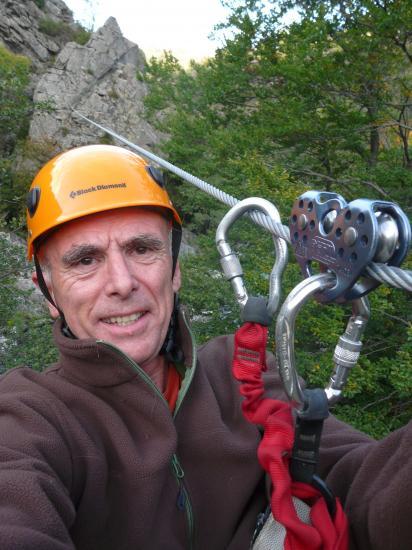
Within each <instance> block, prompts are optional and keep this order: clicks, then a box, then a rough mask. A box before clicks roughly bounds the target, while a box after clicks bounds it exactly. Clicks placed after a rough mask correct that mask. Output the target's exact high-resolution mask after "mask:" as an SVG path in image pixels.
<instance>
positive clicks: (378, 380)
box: [146, 0, 412, 435]
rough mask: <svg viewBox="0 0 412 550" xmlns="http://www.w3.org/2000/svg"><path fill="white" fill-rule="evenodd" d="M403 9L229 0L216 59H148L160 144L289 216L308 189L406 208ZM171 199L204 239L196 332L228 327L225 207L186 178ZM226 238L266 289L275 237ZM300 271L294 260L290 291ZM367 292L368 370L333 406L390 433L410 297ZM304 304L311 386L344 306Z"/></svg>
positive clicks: (300, 331) (251, 284)
mask: <svg viewBox="0 0 412 550" xmlns="http://www.w3.org/2000/svg"><path fill="white" fill-rule="evenodd" d="M349 4H350V6H349ZM381 4H382V5H383V3H381ZM395 4H397V5H398V4H400V3H399V2H398V3H396V2H386V3H385V6H386V11H385V10H384V9H383V8H382V9H381V8H380V7H379V5H380V4H379V3H378V2H369V1H365V2H351V3H349V2H320V1H319V2H315V1H314V2H286V1H285V2H261V1H259V0H242V1H240V0H239V1H236V0H233V1H231V2H227V5H230V6H231V9H232V11H231V14H230V15H229V17H228V20H227V21H226V22H225V23H223V24H222V25H220V27H219V28H220V29H221V30H223V31H224V32H227V30H228V29H230V30H231V34H230V38H227V39H226V41H225V42H224V45H223V46H222V48H220V49H219V50H218V51H217V52H216V55H215V56H214V57H213V58H212V59H210V60H208V61H206V62H205V63H204V64H198V63H192V64H191V66H190V68H189V69H188V70H187V71H185V70H184V69H183V68H182V67H180V66H179V64H178V63H177V61H176V59H174V58H173V56H171V55H170V54H168V55H166V56H165V58H164V59H163V60H151V62H150V64H149V69H148V72H147V75H146V78H147V81H148V84H149V89H150V93H149V95H148V98H147V102H146V105H147V113H148V116H149V117H152V120H153V121H154V122H155V123H156V124H158V125H159V126H160V128H161V129H162V130H164V131H166V132H167V133H168V134H169V136H170V137H169V139H168V140H167V141H165V143H164V144H163V151H164V152H165V153H166V154H167V155H168V156H169V158H170V160H171V161H172V162H175V163H176V164H178V165H179V166H181V167H183V168H185V169H186V170H188V171H189V172H192V173H195V174H196V175H198V176H200V177H203V178H204V179H206V180H208V181H210V182H211V183H214V184H215V185H217V186H218V187H221V188H222V189H223V190H224V191H226V192H228V193H231V194H232V195H235V196H236V197H238V198H244V197H247V196H253V195H255V196H256V195H257V196H262V197H265V198H267V199H269V200H272V201H273V202H274V203H275V204H276V205H277V206H278V207H279V209H280V211H281V215H282V218H283V219H286V218H287V217H288V216H289V213H290V208H291V206H292V203H293V201H294V200H295V198H296V197H297V196H298V195H299V194H300V193H301V192H302V191H304V190H306V189H308V188H314V187H315V188H316V187H317V188H319V187H320V188H324V189H327V190H331V191H337V192H340V193H341V194H343V195H344V196H345V198H346V199H347V200H351V199H352V198H355V197H359V196H369V197H371V198H377V197H378V198H385V199H389V200H397V201H398V202H399V203H400V204H401V205H402V207H403V208H404V209H405V210H407V209H408V208H409V207H410V204H411V202H410V201H411V196H410V192H409V189H410V188H411V185H412V174H411V171H410V170H409V166H408V154H409V152H408V146H409V145H408V132H409V129H408V125H409V122H408V118H407V117H408V109H409V103H408V102H409V90H410V89H411V82H410V72H409V70H410V69H409V66H410V59H409V57H408V54H409V47H410V45H409V42H408V39H407V36H408V34H407V30H406V29H407V26H405V25H404V20H405V21H409V20H410V17H411V11H412V8H411V7H410V5H409V4H408V3H407V2H404V3H403V5H402V6H400V9H401V13H402V18H403V19H402V20H401V21H400V20H399V17H398V16H397V12H396V9H395V7H394V6H395ZM348 6H349V7H350V9H348ZM290 7H299V8H300V9H301V19H300V20H299V21H297V22H294V23H292V24H291V25H289V26H288V27H285V25H284V24H282V20H281V17H282V15H283V13H284V12H285V10H287V9H289V8H290ZM379 10H380V11H379ZM409 28H411V27H410V26H409ZM159 109H160V110H161V113H160V114H159V112H158V110H159ZM402 128H403V132H404V133H403V134H401V133H400V129H402ZM308 178H309V180H310V184H308V183H306V180H307V179H308ZM172 193H173V195H174V200H175V202H176V204H178V205H179V208H180V210H182V211H183V215H184V220H185V224H186V226H187V225H188V226H189V227H190V228H191V229H192V230H193V231H194V232H196V233H200V234H202V237H201V242H202V245H203V250H202V252H201V253H200V255H199V256H198V257H197V258H196V260H191V259H188V260H186V263H185V269H184V271H183V272H184V273H186V277H187V281H188V283H187V284H186V285H184V286H183V299H184V300H185V301H189V302H190V304H191V308H192V312H193V313H194V314H195V319H197V321H196V322H195V328H196V331H197V333H198V335H199V337H200V338H201V339H205V338H208V337H210V336H212V335H214V334H217V333H219V332H224V331H231V330H233V329H234V328H235V327H236V325H237V324H238V323H239V312H238V309H237V307H236V305H235V304H234V300H233V296H232V294H231V290H230V288H229V287H228V284H227V283H225V282H224V281H223V280H222V279H221V277H220V276H219V268H218V258H217V253H216V251H215V248H214V244H213V241H214V239H213V232H214V230H215V228H216V225H217V223H218V221H219V220H220V218H221V216H222V214H223V210H224V209H222V208H221V207H220V206H217V205H216V203H215V202H213V201H212V200H211V199H209V198H203V197H202V196H201V195H199V193H198V192H197V191H193V190H192V189H191V188H188V187H187V186H185V185H181V184H179V182H174V186H173V189H172ZM231 239H232V245H233V247H234V248H235V249H236V250H237V251H238V252H239V254H240V256H241V261H242V265H243V267H244V270H245V273H246V281H247V285H248V288H249V289H250V292H251V293H255V294H263V295H266V294H267V276H268V273H269V272H270V269H271V263H272V261H273V247H272V245H271V241H270V238H268V236H266V235H265V236H263V235H262V233H261V232H260V231H259V230H258V229H256V228H252V227H251V226H250V224H248V223H247V222H242V223H240V224H239V226H237V227H236V230H234V231H233V235H231ZM409 266H410V264H409ZM299 279H300V275H299V273H298V270H297V267H296V265H294V264H293V263H292V264H291V265H290V266H289V268H288V271H287V273H286V276H285V282H284V286H285V293H286V292H288V291H289V290H290V289H291V288H292V287H293V286H294V285H295V284H296V283H297V282H298V281H299ZM185 288H186V290H185ZM371 300H372V319H371V321H370V323H369V328H368V331H367V333H366V336H365V348H364V352H363V354H362V355H361V359H360V366H359V368H358V369H357V370H355V373H354V376H353V377H352V379H351V381H350V383H349V385H348V388H347V392H346V396H347V398H346V401H344V402H343V403H342V405H340V408H339V409H338V414H340V415H341V416H342V418H344V419H346V420H349V421H351V422H352V423H355V424H356V425H357V426H358V427H359V428H361V429H364V430H366V431H369V432H370V433H372V434H374V435H382V434H384V433H386V432H387V431H388V430H391V429H394V428H396V427H397V426H399V425H402V423H404V422H405V421H406V420H408V419H409V417H410V415H411V403H410V399H409V397H408V395H409V394H410V392H411V390H412V362H411V361H410V359H411V340H410V338H411V337H410V330H411V329H410V317H409V314H408V311H410V303H409V302H408V297H407V296H406V295H405V294H403V293H402V292H400V291H392V290H391V289H388V288H384V287H381V288H380V289H379V290H377V291H375V292H374V293H373V294H372V296H371ZM305 311H306V313H305V315H302V317H301V318H300V319H299V320H298V324H297V336H296V344H297V358H298V366H299V370H300V372H301V374H302V375H303V376H304V377H305V378H306V379H307V380H308V381H309V383H310V384H311V385H324V384H325V382H326V381H327V379H328V377H329V374H330V370H331V364H332V361H331V356H332V350H333V347H334V346H335V344H336V342H337V339H338V337H339V335H340V334H341V333H342V331H343V325H344V317H345V315H346V314H348V311H345V310H343V309H342V308H341V307H336V306H329V307H324V306H319V305H317V304H316V303H311V304H309V305H308V306H307V307H306V309H305ZM272 345H273V342H272ZM328 350H329V353H326V351H328Z"/></svg>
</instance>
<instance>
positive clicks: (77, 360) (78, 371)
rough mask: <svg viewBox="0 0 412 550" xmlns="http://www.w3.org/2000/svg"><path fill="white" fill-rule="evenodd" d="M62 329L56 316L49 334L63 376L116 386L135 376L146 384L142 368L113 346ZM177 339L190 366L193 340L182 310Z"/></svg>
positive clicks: (187, 366) (93, 383)
mask: <svg viewBox="0 0 412 550" xmlns="http://www.w3.org/2000/svg"><path fill="white" fill-rule="evenodd" d="M62 329H63V323H62V321H61V319H58V320H57V321H56V322H55V323H54V327H53V337H54V341H55V343H56V346H57V348H58V350H59V370H60V373H61V374H62V375H63V376H65V377H66V378H71V379H73V378H74V379H76V380H78V381H80V382H81V383H83V384H87V385H91V386H98V387H105V386H116V385H118V384H123V383H125V382H128V381H130V380H132V379H133V378H136V377H140V378H141V379H143V380H146V382H147V383H148V384H150V378H149V377H148V375H147V374H146V373H145V372H144V370H143V369H142V368H141V367H140V366H139V365H138V364H137V363H136V362H135V361H133V360H132V359H131V358H130V357H129V356H128V355H126V354H125V353H123V352H122V351H121V350H120V349H118V348H117V347H115V346H113V345H112V344H110V343H109V342H105V341H103V340H97V339H95V338H82V339H77V338H70V337H69V336H66V335H65V334H64V333H63V330H62ZM177 342H178V345H179V346H180V348H181V349H182V351H183V354H184V365H185V367H186V368H191V367H192V361H193V356H194V341H193V337H192V335H191V332H190V329H189V326H188V323H187V320H186V315H185V312H184V310H183V311H181V312H179V317H178V331H177Z"/></svg>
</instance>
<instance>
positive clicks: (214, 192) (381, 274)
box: [73, 109, 412, 292]
mask: <svg viewBox="0 0 412 550" xmlns="http://www.w3.org/2000/svg"><path fill="white" fill-rule="evenodd" d="M73 113H75V114H76V115H77V116H79V117H80V118H82V119H83V120H86V121H87V122H89V123H90V124H93V125H94V126H96V127H97V128H100V130H102V131H104V132H106V133H107V134H109V135H110V136H112V137H113V138H115V139H117V140H119V141H120V142H121V143H124V144H125V145H128V146H129V147H130V148H132V149H134V150H135V151H137V152H138V153H140V154H142V155H143V156H144V157H146V158H148V159H150V160H152V161H153V162H156V163H157V164H158V165H159V166H162V167H163V168H165V169H166V170H169V171H170V172H172V173H173V174H176V176H179V177H180V178H182V179H183V180H185V181H187V182H188V183H191V184H192V185H194V186H195V187H197V188H198V189H201V190H202V191H204V192H205V193H207V194H209V195H211V196H212V197H214V198H215V199H217V200H218V201H220V202H222V203H223V204H226V205H227V206H230V207H232V206H234V205H235V204H237V203H238V202H239V199H236V198H235V197H233V196H232V195H229V194H228V193H225V192H224V191H221V190H220V189H218V188H217V187H214V186H213V185H211V184H210V183H207V182H206V181H203V180H201V179H200V178H198V177H196V176H194V175H193V174H190V173H189V172H186V171H185V170H182V168H178V167H177V166H175V165H174V164H172V163H170V162H168V161H167V160H164V159H162V158H161V157H158V156H157V155H155V154H154V153H151V152H150V151H147V150H146V149H144V148H143V147H140V146H139V145H136V144H135V143H132V142H131V141H129V140H128V139H126V138H125V137H123V136H121V135H119V134H117V133H116V132H114V131H113V130H110V129H109V128H106V127H104V126H102V125H101V124H98V123H97V122H94V120H91V119H90V118H88V117H86V116H84V115H82V114H81V113H79V112H78V111H75V110H74V109H73ZM247 215H248V216H249V217H250V218H251V219H252V220H253V221H254V222H255V223H256V224H257V225H260V226H261V227H263V228H264V229H266V230H267V231H269V232H270V233H272V234H273V235H276V236H277V237H281V238H282V239H284V240H285V241H286V242H288V243H289V244H290V242H291V241H290V232H289V228H288V227H287V226H286V225H283V224H281V223H276V222H274V221H273V220H271V219H270V218H269V217H268V216H266V214H263V213H262V212H260V211H257V210H256V211H253V212H251V213H250V214H247ZM365 273H366V274H367V275H368V276H369V277H372V278H373V279H375V280H376V281H379V282H380V283H383V284H385V285H388V286H392V287H395V288H400V289H401V290H406V291H407V292H412V271H407V270H404V269H401V268H399V267H393V266H389V265H386V264H375V263H371V264H369V265H368V266H367V267H366V270H365Z"/></svg>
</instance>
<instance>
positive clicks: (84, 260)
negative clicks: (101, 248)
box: [79, 257, 93, 265]
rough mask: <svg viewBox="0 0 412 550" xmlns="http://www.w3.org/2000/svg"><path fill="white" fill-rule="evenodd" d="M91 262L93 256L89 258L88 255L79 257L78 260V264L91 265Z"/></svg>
mask: <svg viewBox="0 0 412 550" xmlns="http://www.w3.org/2000/svg"><path fill="white" fill-rule="evenodd" d="M92 263H93V258H90V257H86V258H81V259H80V260H79V264H80V265H92Z"/></svg>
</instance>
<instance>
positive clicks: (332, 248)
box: [289, 191, 411, 302]
mask: <svg viewBox="0 0 412 550" xmlns="http://www.w3.org/2000/svg"><path fill="white" fill-rule="evenodd" d="M289 228H290V236H291V243H292V246H293V248H294V252H295V256H296V260H297V262H298V263H299V265H300V268H301V271H302V273H303V275H304V276H305V277H310V276H311V275H313V273H314V269H313V268H314V265H313V264H314V262H317V263H318V264H319V266H320V271H322V272H329V273H333V274H335V276H336V283H335V285H334V286H333V287H331V288H329V289H326V290H324V291H323V292H321V293H318V294H317V295H316V299H317V300H318V301H320V302H346V301H351V300H354V299H356V298H360V297H361V296H364V295H365V294H367V293H368V292H370V291H371V290H373V289H374V288H376V286H378V284H379V283H378V282H377V281H376V280H375V279H372V278H370V277H364V276H363V272H364V270H365V268H366V267H367V265H368V264H370V263H371V262H380V263H385V264H388V265H391V266H399V265H400V264H401V263H402V261H403V260H404V258H405V256H406V254H407V252H408V249H409V246H410V242H411V227H410V224H409V220H408V218H407V217H406V215H405V213H404V212H403V211H402V210H401V208H400V207H399V206H398V205H397V204H395V203H392V202H386V201H373V200H367V199H357V200H354V201H352V202H350V203H347V202H346V201H345V199H344V198H343V197H342V196H341V195H338V194H337V193H326V192H319V191H308V192H307V193H304V194H303V195H301V196H300V197H299V198H298V199H297V200H296V201H295V203H294V205H293V208H292V214H291V218H290V224H289Z"/></svg>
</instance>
